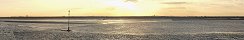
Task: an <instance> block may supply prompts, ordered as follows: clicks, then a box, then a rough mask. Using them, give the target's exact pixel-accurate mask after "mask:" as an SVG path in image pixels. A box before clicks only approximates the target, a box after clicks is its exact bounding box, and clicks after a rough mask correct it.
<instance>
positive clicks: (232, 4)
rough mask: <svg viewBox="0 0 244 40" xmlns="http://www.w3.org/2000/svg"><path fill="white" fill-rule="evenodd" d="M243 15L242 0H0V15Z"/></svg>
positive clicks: (243, 6) (243, 3)
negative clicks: (68, 13) (69, 11)
mask: <svg viewBox="0 0 244 40" xmlns="http://www.w3.org/2000/svg"><path fill="white" fill-rule="evenodd" d="M69 9H70V10H71V13H72V16H151V15H154V14H156V15H158V16H244V0H0V13H1V15H0V16H25V15H29V16H64V15H66V14H67V10H69Z"/></svg>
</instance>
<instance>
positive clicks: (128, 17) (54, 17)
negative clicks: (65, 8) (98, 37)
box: [0, 16, 244, 20]
mask: <svg viewBox="0 0 244 40" xmlns="http://www.w3.org/2000/svg"><path fill="white" fill-rule="evenodd" d="M67 18H71V19H103V20H106V19H152V18H157V19H161V18H165V19H203V20H244V16H70V17H67V16H36V17H0V19H67Z"/></svg>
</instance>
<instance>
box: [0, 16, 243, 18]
mask: <svg viewBox="0 0 244 40" xmlns="http://www.w3.org/2000/svg"><path fill="white" fill-rule="evenodd" d="M66 17H68V16H11V17H0V18H66ZM104 17H106V18H110V17H111V18H113V17H119V18H120V17H125V18H127V17H129V18H134V17H136V18H137V17H138V18H140V17H149V18H150V17H152V18H153V17H162V18H164V17H187V18H189V17H193V18H194V17H198V18H208V17H216V18H231V17H240V18H244V16H70V18H104Z"/></svg>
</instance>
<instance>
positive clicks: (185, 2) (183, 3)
mask: <svg viewBox="0 0 244 40" xmlns="http://www.w3.org/2000/svg"><path fill="white" fill-rule="evenodd" d="M161 4H188V2H162V3H161Z"/></svg>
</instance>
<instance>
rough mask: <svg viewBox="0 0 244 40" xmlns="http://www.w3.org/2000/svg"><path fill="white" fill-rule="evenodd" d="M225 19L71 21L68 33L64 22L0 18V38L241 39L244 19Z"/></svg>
mask: <svg viewBox="0 0 244 40" xmlns="http://www.w3.org/2000/svg"><path fill="white" fill-rule="evenodd" d="M227 19H228V18H227ZM227 19H226V20H223V18H221V19H219V20H211V19H209V18H202V19H198V18H197V19H196V18H106V19H105V20H104V18H74V19H71V30H72V31H71V32H66V31H61V30H65V29H67V24H66V22H67V20H66V19H51V18H50V19H36V18H35V19H31V18H30V19H0V30H1V31H0V39H3V40H244V33H243V32H244V29H243V28H244V25H243V24H244V20H233V19H232V20H227ZM234 19H237V18H234ZM238 19H240V18H238Z"/></svg>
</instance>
